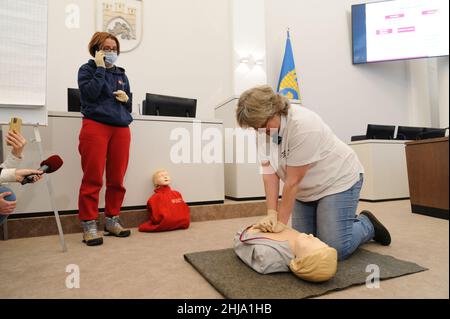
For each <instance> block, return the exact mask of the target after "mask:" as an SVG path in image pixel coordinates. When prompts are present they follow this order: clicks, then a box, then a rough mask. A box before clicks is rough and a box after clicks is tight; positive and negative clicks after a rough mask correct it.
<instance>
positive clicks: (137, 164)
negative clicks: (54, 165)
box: [2, 112, 224, 214]
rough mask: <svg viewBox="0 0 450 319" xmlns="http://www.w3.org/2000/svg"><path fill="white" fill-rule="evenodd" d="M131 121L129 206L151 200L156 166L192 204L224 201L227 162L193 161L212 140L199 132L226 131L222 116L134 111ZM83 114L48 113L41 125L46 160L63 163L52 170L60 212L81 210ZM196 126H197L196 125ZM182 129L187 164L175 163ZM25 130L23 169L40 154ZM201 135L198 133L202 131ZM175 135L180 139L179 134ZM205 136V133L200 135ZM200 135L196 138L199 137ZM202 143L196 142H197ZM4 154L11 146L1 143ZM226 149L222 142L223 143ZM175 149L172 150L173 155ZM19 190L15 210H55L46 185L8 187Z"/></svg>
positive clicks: (30, 132)
mask: <svg viewBox="0 0 450 319" xmlns="http://www.w3.org/2000/svg"><path fill="white" fill-rule="evenodd" d="M133 117H134V121H133V122H132V124H131V125H130V129H131V136H132V137H131V140H132V142H131V147H130V160H129V164H128V170H127V174H126V176H125V181H124V185H125V187H126V189H127V192H126V196H125V199H124V202H123V208H124V209H133V208H143V207H144V206H145V205H146V202H147V199H148V198H149V196H150V195H152V194H153V184H152V174H153V173H154V172H155V171H156V170H157V169H161V168H164V169H167V170H168V171H169V173H170V175H171V177H172V180H173V182H172V184H171V186H172V187H173V188H174V189H176V190H178V191H179V192H180V193H181V194H182V196H183V198H184V200H185V201H186V202H188V203H190V204H212V203H223V202H224V164H223V161H222V162H219V163H215V162H213V163H205V162H204V161H200V162H194V155H193V153H194V151H195V149H194V150H193V149H192V148H193V146H194V145H199V147H200V151H201V148H202V147H204V146H205V144H206V143H207V142H208V141H204V140H198V136H196V134H195V133H194V130H195V129H197V130H200V133H201V132H204V131H205V130H207V129H215V130H217V131H219V132H222V130H223V127H222V121H221V120H203V121H200V120H199V119H194V118H180V117H163V116H145V115H133ZM81 122H82V115H81V113H76V112H49V114H48V126H42V127H39V133H40V136H41V139H42V144H41V145H42V147H43V153H44V158H46V157H49V156H51V155H53V154H57V155H59V156H60V157H61V158H62V159H63V161H64V164H63V166H62V167H61V168H60V169H59V170H58V171H56V172H54V173H52V174H49V175H48V176H50V177H51V183H52V185H53V192H54V196H53V197H54V200H55V205H56V209H57V210H59V211H68V212H70V211H76V210H77V209H78V191H79V187H80V184H81V179H82V170H81V159H80V155H79V153H78V135H79V131H80V128H81ZM194 124H195V125H197V126H194ZM7 130H8V126H6V125H3V126H2V141H4V140H5V135H6V134H7ZM177 132H184V133H186V134H187V137H188V139H189V145H188V146H189V148H190V156H189V157H190V160H189V162H187V163H184V162H183V163H176V162H174V161H173V157H174V156H173V151H174V148H176V146H177V143H179V139H180V138H179V137H177V134H176V133H177ZM22 134H23V135H24V136H25V137H26V138H27V140H28V144H27V145H26V147H25V152H24V159H23V161H22V163H21V166H20V167H22V168H38V167H39V166H40V162H41V158H40V154H39V149H38V143H36V142H33V141H32V140H33V139H34V137H35V134H34V128H33V127H30V126H23V127H22ZM197 134H198V132H197ZM174 137H175V138H174ZM200 138H201V136H200ZM196 139H197V140H196ZM196 143H197V144H196ZM2 144H3V146H2V151H3V154H7V152H9V151H10V147H8V146H6V145H4V144H5V143H2ZM219 146H220V147H223V145H219ZM171 152H172V153H171ZM8 186H9V187H10V188H11V189H12V190H13V191H14V192H15V194H16V196H17V197H18V198H20V201H18V204H17V209H16V212H15V214H37V213H48V212H52V211H53V210H52V207H51V203H50V200H49V195H48V191H47V187H46V183H44V182H42V181H41V182H39V183H36V184H28V185H24V186H22V185H20V184H17V183H11V184H10V185H8ZM104 192H105V186H103V188H102V190H101V192H100V203H99V207H100V208H104Z"/></svg>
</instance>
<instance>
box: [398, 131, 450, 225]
mask: <svg viewBox="0 0 450 319" xmlns="http://www.w3.org/2000/svg"><path fill="white" fill-rule="evenodd" d="M406 163H407V167H408V183H409V193H410V196H411V210H412V212H413V213H418V214H423V215H428V216H433V217H438V218H443V219H448V215H449V211H448V179H449V175H448V137H443V138H434V139H428V140H421V141H414V142H408V143H406Z"/></svg>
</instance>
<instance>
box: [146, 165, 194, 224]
mask: <svg viewBox="0 0 450 319" xmlns="http://www.w3.org/2000/svg"><path fill="white" fill-rule="evenodd" d="M152 180H153V185H154V187H155V193H154V194H153V195H152V196H151V197H150V198H149V199H148V201H147V209H148V210H149V212H150V220H149V221H147V222H145V223H143V224H141V225H140V226H139V231H141V232H158V231H165V230H174V229H184V228H188V227H189V223H190V214H189V206H188V205H187V204H186V203H185V202H184V200H183V197H182V196H181V194H180V193H179V192H177V191H175V190H172V189H171V188H170V186H169V185H170V183H171V178H170V175H169V173H168V172H167V171H166V170H159V171H157V172H155V173H154V174H153V178H152Z"/></svg>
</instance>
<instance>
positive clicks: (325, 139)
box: [236, 85, 391, 260]
mask: <svg viewBox="0 0 450 319" xmlns="http://www.w3.org/2000/svg"><path fill="white" fill-rule="evenodd" d="M236 119H237V122H238V123H239V125H240V126H241V127H252V128H254V129H257V130H259V129H263V130H264V131H265V132H266V134H268V135H271V137H272V138H271V139H269V140H273V141H274V142H275V143H277V144H278V156H277V158H276V159H273V158H272V159H271V160H269V161H265V162H264V163H262V166H263V168H264V166H265V168H266V169H264V171H265V172H264V175H263V181H264V189H265V193H266V202H267V208H268V215H267V216H266V217H265V218H263V219H262V220H261V221H260V222H259V223H258V225H257V226H255V227H256V228H260V229H263V230H265V231H269V232H277V231H279V229H282V227H281V228H280V227H276V225H277V223H278V222H281V223H283V224H287V223H288V220H289V218H290V217H291V214H292V227H293V228H294V229H296V230H297V231H299V232H302V233H308V234H313V235H314V236H316V237H318V238H319V239H321V240H322V241H323V242H325V243H327V244H328V245H329V246H331V247H333V248H335V249H336V250H337V252H338V258H339V260H342V259H345V258H347V257H349V256H350V255H351V254H352V253H353V252H354V251H355V250H356V248H358V246H360V245H361V244H364V243H366V242H368V241H370V240H372V239H373V240H375V241H377V242H379V243H381V244H382V245H389V244H390V242H391V237H390V234H389V232H388V230H387V229H386V228H385V227H384V226H383V225H382V224H381V223H380V222H379V221H378V220H377V219H376V218H375V216H374V215H373V214H372V213H370V212H369V211H363V212H361V214H359V216H356V209H357V206H358V201H359V193H360V190H361V186H362V183H363V173H364V169H363V167H362V165H361V163H360V161H359V160H358V157H357V156H356V154H355V152H354V151H353V150H352V149H351V148H350V147H349V146H348V145H347V144H345V143H343V142H342V141H341V140H339V139H338V138H337V137H336V135H334V134H333V132H332V131H331V129H330V128H329V127H328V126H327V125H326V124H325V123H324V122H323V121H322V119H321V118H320V117H319V116H318V115H317V114H316V113H314V112H312V111H310V110H308V109H307V108H305V107H303V106H298V105H292V106H291V105H290V103H289V100H288V99H286V98H285V97H284V96H281V95H279V94H276V93H275V92H274V91H273V90H272V88H271V87H270V86H267V85H264V86H259V87H255V88H253V89H250V90H247V91H245V92H244V93H242V95H241V97H240V98H239V102H238V108H237V111H236ZM270 168H272V170H271V171H268V170H270ZM280 179H281V180H282V181H283V182H284V186H283V192H282V199H281V204H280V206H278V194H279V187H280V186H279V185H280ZM277 229H278V230H277Z"/></svg>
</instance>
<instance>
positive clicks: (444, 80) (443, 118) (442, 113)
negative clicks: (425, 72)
mask: <svg viewBox="0 0 450 319" xmlns="http://www.w3.org/2000/svg"><path fill="white" fill-rule="evenodd" d="M437 69H438V83H439V122H440V123H439V126H440V127H448V126H449V124H448V122H449V114H448V113H449V112H448V109H449V104H448V57H442V58H439V59H438V61H437Z"/></svg>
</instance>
